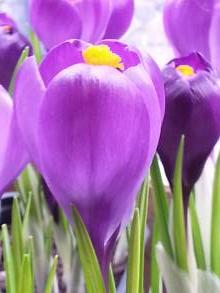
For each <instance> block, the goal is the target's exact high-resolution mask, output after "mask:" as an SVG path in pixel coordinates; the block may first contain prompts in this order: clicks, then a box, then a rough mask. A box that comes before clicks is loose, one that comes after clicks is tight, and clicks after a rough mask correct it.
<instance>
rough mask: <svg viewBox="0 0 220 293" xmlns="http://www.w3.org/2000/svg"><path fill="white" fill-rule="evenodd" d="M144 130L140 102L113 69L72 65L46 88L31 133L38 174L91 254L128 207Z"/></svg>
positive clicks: (137, 179)
mask: <svg viewBox="0 0 220 293" xmlns="http://www.w3.org/2000/svg"><path fill="white" fill-rule="evenodd" d="M106 76H108V79H106ZM149 128H150V125H149V113H148V109H147V107H146V104H145V98H144V97H143V95H142V93H141V92H140V90H139V89H138V88H137V86H136V85H135V84H134V83H133V82H131V81H130V80H129V79H128V78H127V77H126V76H125V75H124V74H122V73H121V72H119V71H118V70H116V69H114V68H111V67H105V66H90V65H85V64H78V65H74V66H72V67H69V68H68V69H65V70H63V71H62V72H60V74H58V75H57V76H56V77H55V78H54V79H53V81H52V82H51V83H50V84H49V87H48V90H47V92H46V96H45V99H44V100H43V103H42V106H41V110H40V120H39V130H38V133H39V139H40V142H41V143H40V153H41V162H42V168H43V174H44V177H45V179H46V181H47V184H48V185H49V187H50V189H51V191H52V192H53V194H54V195H55V196H56V198H57V201H58V202H59V203H60V204H61V205H62V206H65V208H66V207H67V206H68V205H71V204H72V205H75V206H76V207H77V208H78V210H79V211H80V214H81V215H82V217H83V219H84V221H85V223H86V225H87V229H88V231H89V233H90V236H91V238H92V241H93V243H94V244H95V246H96V250H99V249H101V248H100V247H103V248H102V249H104V246H105V244H106V242H107V241H108V240H109V238H110V237H111V236H112V233H114V231H115V230H116V229H117V228H118V226H119V225H120V223H121V221H122V219H123V218H124V215H125V214H126V213H127V211H128V210H130V209H131V207H132V206H133V204H134V199H135V196H136V192H137V189H138V188H139V186H140V183H141V181H142V180H143V177H144V175H145V173H146V171H147V167H149V166H148V162H149V159H148V158H149V156H152V154H149V139H150V138H149V133H150V129H149ZM97 254H98V255H100V251H99V252H98V251H97Z"/></svg>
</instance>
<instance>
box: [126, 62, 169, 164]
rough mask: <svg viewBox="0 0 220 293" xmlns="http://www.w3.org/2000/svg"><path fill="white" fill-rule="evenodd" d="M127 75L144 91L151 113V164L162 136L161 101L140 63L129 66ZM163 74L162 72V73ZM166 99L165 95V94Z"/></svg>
mask: <svg viewBox="0 0 220 293" xmlns="http://www.w3.org/2000/svg"><path fill="white" fill-rule="evenodd" d="M125 74H126V76H127V77H128V78H129V79H130V80H131V82H133V83H134V84H135V85H136V86H137V88H138V89H139V90H140V92H142V93H143V96H144V98H145V106H146V108H147V111H148V115H149V124H150V129H149V131H150V133H149V136H150V143H149V148H150V150H149V154H150V156H149V157H148V159H149V161H148V165H149V166H150V164H151V162H152V159H153V155H154V154H155V152H156V149H157V145H158V141H159V137H160V129H161V123H162V119H161V109H160V103H159V99H158V95H157V92H156V90H155V86H154V84H153V82H152V80H151V77H150V75H149V73H148V72H146V71H145V69H144V67H143V66H142V65H141V64H140V65H138V66H135V67H131V68H129V69H128V70H127V71H126V72H125ZM160 75H161V73H160ZM163 99H164V100H165V97H164V96H163Z"/></svg>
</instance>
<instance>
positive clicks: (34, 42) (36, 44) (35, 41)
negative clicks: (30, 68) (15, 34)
mask: <svg viewBox="0 0 220 293" xmlns="http://www.w3.org/2000/svg"><path fill="white" fill-rule="evenodd" d="M30 39H31V44H32V47H33V50H34V55H35V57H36V60H37V63H40V62H41V60H42V52H41V47H40V42H39V39H38V38H37V36H36V35H35V33H34V32H31V33H30Z"/></svg>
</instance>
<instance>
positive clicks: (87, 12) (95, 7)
mask: <svg viewBox="0 0 220 293" xmlns="http://www.w3.org/2000/svg"><path fill="white" fill-rule="evenodd" d="M75 6H76V9H78V11H79V15H80V18H81V20H82V24H83V26H82V34H81V37H80V38H81V39H82V40H85V41H87V42H91V43H96V42H97V41H99V40H101V39H102V38H103V36H104V34H105V31H106V28H107V25H108V22H109V19H110V16H111V2H110V1H109V0H105V1H103V0H94V1H91V0H83V1H79V2H76V3H75ZM74 38H76V37H74Z"/></svg>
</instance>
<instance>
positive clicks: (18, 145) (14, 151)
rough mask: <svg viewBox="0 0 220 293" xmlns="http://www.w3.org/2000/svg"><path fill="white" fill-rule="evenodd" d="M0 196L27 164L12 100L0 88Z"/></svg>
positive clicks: (26, 156)
mask: <svg viewBox="0 0 220 293" xmlns="http://www.w3.org/2000/svg"><path fill="white" fill-rule="evenodd" d="M0 127H1V140H0V178H1V180H0V195H2V193H3V192H4V190H5V189H6V188H7V187H8V186H9V185H10V184H11V183H12V182H13V181H14V180H15V179H16V177H17V176H18V174H19V173H20V172H21V170H22V169H23V168H24V167H25V165H26V164H27V162H28V155H27V152H26V151H25V147H24V144H23V141H22V137H21V135H20V132H19V129H18V127H17V122H16V117H15V115H14V113H13V105H12V99H11V98H10V97H9V95H8V93H7V92H6V91H5V90H4V89H3V88H2V87H0Z"/></svg>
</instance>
